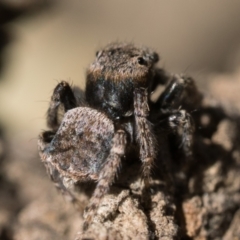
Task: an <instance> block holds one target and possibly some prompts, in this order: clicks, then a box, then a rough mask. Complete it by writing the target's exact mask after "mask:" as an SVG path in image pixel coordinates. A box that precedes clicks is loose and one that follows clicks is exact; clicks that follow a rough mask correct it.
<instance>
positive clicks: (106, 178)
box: [83, 129, 127, 231]
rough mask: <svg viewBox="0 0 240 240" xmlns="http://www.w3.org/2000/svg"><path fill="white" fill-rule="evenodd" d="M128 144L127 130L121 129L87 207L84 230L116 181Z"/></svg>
mask: <svg viewBox="0 0 240 240" xmlns="http://www.w3.org/2000/svg"><path fill="white" fill-rule="evenodd" d="M126 144H127V136H126V133H125V131H123V130H121V129H119V130H117V132H116V133H115V134H114V137H113V139H112V147H111V150H110V153H109V156H108V157H107V160H106V162H105V163H104V166H103V168H102V170H101V172H100V175H99V178H98V183H97V186H96V189H95V191H94V193H93V195H92V197H91V199H90V203H89V205H88V207H87V209H86V217H85V221H84V224H83V229H84V231H85V230H87V228H88V227H89V225H90V223H91V222H92V219H93V216H94V215H95V214H96V212H97V210H98V207H99V205H100V202H101V199H102V198H103V197H104V195H105V194H106V193H108V191H109V188H110V186H111V185H112V183H113V182H114V178H115V176H116V174H117V171H118V169H119V168H120V166H121V158H122V157H123V156H124V155H125V151H126Z"/></svg>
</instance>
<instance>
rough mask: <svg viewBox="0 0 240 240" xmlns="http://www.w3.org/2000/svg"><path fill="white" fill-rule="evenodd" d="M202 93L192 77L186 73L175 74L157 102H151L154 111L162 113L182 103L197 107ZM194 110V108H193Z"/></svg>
mask: <svg viewBox="0 0 240 240" xmlns="http://www.w3.org/2000/svg"><path fill="white" fill-rule="evenodd" d="M201 99H202V95H201V94H200V93H199V91H198V90H197V87H196V85H195V83H194V81H193V79H192V78H190V77H188V76H184V75H174V76H173V77H172V80H171V81H170V82H169V84H168V85H167V86H166V88H165V90H164V91H163V92H162V94H161V95H160V97H159V98H158V100H157V101H156V102H155V103H151V107H153V109H154V111H155V112H156V111H157V112H158V114H160V115H161V114H162V113H163V112H164V111H165V110H169V109H176V108H178V107H179V106H181V105H182V104H185V105H187V107H188V108H189V107H190V108H191V106H193V108H196V107H197V106H198V105H199V103H200V102H201ZM192 110H193V109H192Z"/></svg>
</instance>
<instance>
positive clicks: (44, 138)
mask: <svg viewBox="0 0 240 240" xmlns="http://www.w3.org/2000/svg"><path fill="white" fill-rule="evenodd" d="M54 135H55V133H54V132H52V131H45V132H43V133H42V134H40V135H39V138H38V149H39V153H40V157H41V159H42V161H43V163H44V165H45V167H46V169H47V173H48V175H49V177H50V179H51V180H52V181H53V182H54V184H55V187H56V188H57V189H58V190H60V191H61V192H62V194H63V196H65V197H66V198H67V199H68V200H70V201H71V202H72V203H76V202H77V199H76V198H75V196H74V195H73V194H72V193H71V192H70V191H69V190H68V189H67V188H66V187H65V186H64V184H63V181H62V178H61V176H60V173H59V171H58V170H57V169H56V168H55V167H54V165H53V164H52V163H51V162H49V161H47V156H46V154H45V149H46V148H47V147H48V146H49V143H50V142H51V140H52V138H53V137H54Z"/></svg>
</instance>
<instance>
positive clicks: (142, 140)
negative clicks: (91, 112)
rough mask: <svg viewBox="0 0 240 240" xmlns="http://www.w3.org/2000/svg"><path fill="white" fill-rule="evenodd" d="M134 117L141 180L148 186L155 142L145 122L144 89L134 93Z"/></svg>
mask: <svg viewBox="0 0 240 240" xmlns="http://www.w3.org/2000/svg"><path fill="white" fill-rule="evenodd" d="M134 116H135V121H136V134H137V141H138V143H139V147H140V159H141V161H142V163H143V179H144V181H145V185H146V186H148V185H149V180H150V175H151V168H152V165H153V162H154V160H155V158H156V140H155V137H154V134H153V131H152V128H151V123H150V122H149V121H148V120H147V117H148V116H149V107H148V93H147V89H145V88H136V89H135V91H134Z"/></svg>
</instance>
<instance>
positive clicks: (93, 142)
mask: <svg viewBox="0 0 240 240" xmlns="http://www.w3.org/2000/svg"><path fill="white" fill-rule="evenodd" d="M158 60H159V57H158V54H157V53H156V52H154V51H152V50H150V49H149V48H143V47H141V48H138V47H136V46H134V45H133V44H125V43H112V44H109V45H108V46H107V47H105V48H103V49H102V50H101V51H98V52H97V53H96V59H95V61H94V62H93V63H92V64H91V65H90V67H89V69H88V70H87V80H86V90H85V103H84V104H83V103H79V101H78V98H77V96H76V94H74V91H73V89H72V88H71V87H70V85H69V84H68V83H67V82H64V81H62V82H60V83H59V84H58V85H57V86H56V88H55V89H54V91H53V95H52V98H51V102H50V106H49V109H48V112H47V124H48V127H49V128H50V129H51V130H50V131H44V132H43V133H41V134H40V136H39V141H38V146H39V152H40V157H41V160H42V161H43V162H44V164H45V166H46V167H47V170H48V172H49V174H50V177H51V179H52V180H53V181H54V182H55V183H56V185H57V187H58V188H60V189H61V190H62V191H63V193H64V194H67V195H68V196H70V197H71V199H72V200H74V196H73V195H72V193H71V192H70V191H68V189H67V187H66V185H67V184H66V182H68V181H73V182H74V183H77V182H84V181H97V185H96V188H95V191H94V193H93V195H92V198H91V200H90V203H89V205H88V211H87V216H86V219H85V224H84V226H85V229H86V228H87V227H88V225H89V224H90V223H91V220H92V217H93V216H94V214H96V211H97V209H98V206H99V204H100V202H101V199H102V198H103V196H104V195H105V194H106V193H107V192H108V191H109V188H110V186H111V184H112V183H113V181H114V178H115V176H116V174H117V172H118V170H119V168H120V165H121V161H122V159H123V158H124V157H125V155H126V152H127V151H128V150H129V149H130V148H131V146H137V149H138V154H139V159H140V161H141V162H142V170H143V171H142V178H143V179H144V182H145V185H146V186H148V184H149V180H150V176H151V169H152V166H153V165H154V161H155V160H156V158H157V157H158V152H159V149H160V148H161V146H158V141H157V137H159V136H156V133H155V132H154V128H158V127H162V126H164V124H167V126H168V128H170V129H172V130H173V131H175V132H177V133H178V134H179V135H180V136H181V139H182V143H181V146H182V149H183V151H184V153H185V156H186V157H190V156H191V153H192V152H191V145H192V141H193V139H192V135H193V131H194V127H193V123H192V118H191V116H190V114H189V113H187V111H186V110H184V109H181V106H180V105H181V102H182V99H183V98H184V97H185V98H187V97H186V96H187V95H188V93H189V92H190V91H191V89H193V88H194V86H195V85H194V82H193V81H192V79H191V78H188V77H184V76H179V75H175V76H171V77H168V76H167V75H166V74H165V72H164V71H163V70H162V69H160V68H157V67H156V63H157V62H158ZM159 84H162V85H166V88H165V90H164V91H163V92H162V93H161V95H160V97H159V98H158V99H157V100H156V101H155V102H153V101H151V100H150V97H151V93H152V92H153V91H154V90H155V88H156V86H157V85H159ZM188 100H189V101H190V102H191V99H188ZM60 106H63V108H64V111H65V114H64V117H63V119H62V120H59V114H58V111H59V107H60ZM126 161H128V159H126Z"/></svg>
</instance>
